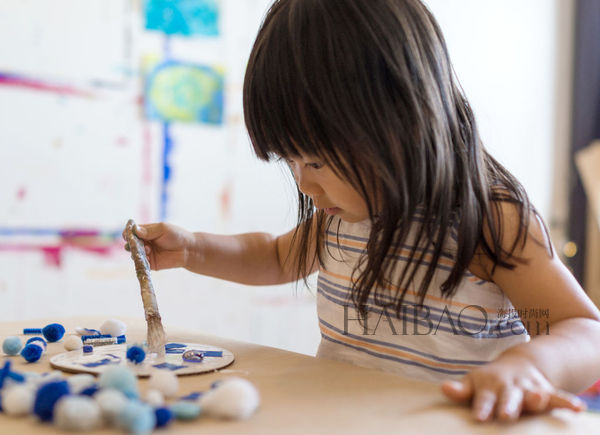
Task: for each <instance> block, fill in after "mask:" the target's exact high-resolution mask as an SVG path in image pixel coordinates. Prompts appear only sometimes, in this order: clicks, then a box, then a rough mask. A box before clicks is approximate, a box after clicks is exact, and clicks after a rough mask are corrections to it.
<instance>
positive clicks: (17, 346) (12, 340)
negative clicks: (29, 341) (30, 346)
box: [2, 337, 23, 355]
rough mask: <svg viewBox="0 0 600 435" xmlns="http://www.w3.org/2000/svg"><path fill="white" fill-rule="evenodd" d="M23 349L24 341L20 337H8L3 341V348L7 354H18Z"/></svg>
mask: <svg viewBox="0 0 600 435" xmlns="http://www.w3.org/2000/svg"><path fill="white" fill-rule="evenodd" d="M21 349H23V343H21V339H20V338H19V337H7V338H6V339H5V340H4V341H3V342H2V350H3V351H4V353H5V354H7V355H18V354H19V352H20V351H21Z"/></svg>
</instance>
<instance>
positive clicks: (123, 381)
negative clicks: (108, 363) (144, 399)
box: [98, 367, 138, 397]
mask: <svg viewBox="0 0 600 435" xmlns="http://www.w3.org/2000/svg"><path fill="white" fill-rule="evenodd" d="M98 385H99V386H100V388H114V389H116V390H119V391H121V392H122V393H123V394H125V395H126V396H128V397H137V396H138V386H137V377H136V376H135V374H133V372H132V371H131V370H130V369H129V368H127V367H110V368H109V369H107V370H106V371H105V372H104V373H102V374H101V375H100V379H99V380H98Z"/></svg>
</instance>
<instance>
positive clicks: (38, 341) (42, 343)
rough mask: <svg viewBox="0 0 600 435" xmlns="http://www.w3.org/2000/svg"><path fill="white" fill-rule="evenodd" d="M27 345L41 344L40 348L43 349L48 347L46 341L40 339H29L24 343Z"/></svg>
mask: <svg viewBox="0 0 600 435" xmlns="http://www.w3.org/2000/svg"><path fill="white" fill-rule="evenodd" d="M36 342H37V343H36ZM29 343H35V344H41V345H42V346H44V349H46V347H48V344H47V343H46V340H44V339H43V338H42V337H31V338H30V339H29V340H27V341H26V342H25V344H26V345H27V344H29Z"/></svg>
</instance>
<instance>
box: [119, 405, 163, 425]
mask: <svg viewBox="0 0 600 435" xmlns="http://www.w3.org/2000/svg"><path fill="white" fill-rule="evenodd" d="M117 422H118V423H119V426H121V427H122V428H124V429H125V430H127V431H128V432H131V433H150V432H151V431H152V429H154V427H155V426H156V415H155V414H154V410H153V409H152V407H151V406H150V405H147V404H145V403H141V402H138V401H136V400H130V401H128V402H127V403H126V404H125V406H124V407H123V409H122V410H121V412H120V413H119V415H118V417H117Z"/></svg>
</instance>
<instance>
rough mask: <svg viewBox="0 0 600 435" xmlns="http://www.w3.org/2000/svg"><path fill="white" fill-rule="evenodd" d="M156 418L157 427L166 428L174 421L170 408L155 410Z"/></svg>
mask: <svg viewBox="0 0 600 435" xmlns="http://www.w3.org/2000/svg"><path fill="white" fill-rule="evenodd" d="M154 416H155V417H156V427H157V428H159V427H165V426H167V425H168V424H169V423H170V422H171V420H173V413H172V412H171V410H170V409H169V408H156V409H155V410H154Z"/></svg>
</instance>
